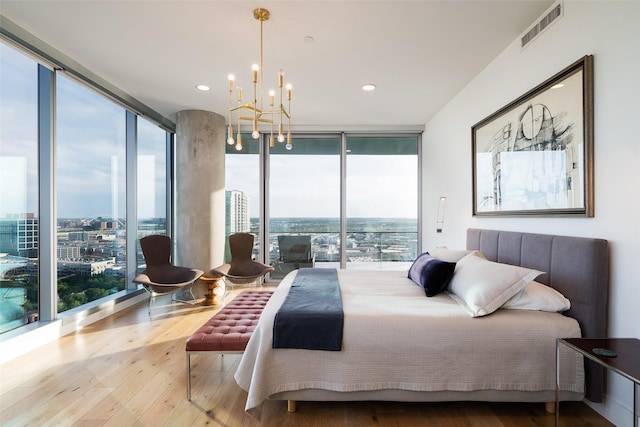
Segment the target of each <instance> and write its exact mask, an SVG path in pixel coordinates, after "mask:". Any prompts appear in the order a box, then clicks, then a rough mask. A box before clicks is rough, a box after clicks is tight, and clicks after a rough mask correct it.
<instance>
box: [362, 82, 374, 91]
mask: <svg viewBox="0 0 640 427" xmlns="http://www.w3.org/2000/svg"><path fill="white" fill-rule="evenodd" d="M375 89H376V85H374V84H372V83H367V84H363V85H362V90H366V91H367V92H371V91H372V90H375Z"/></svg>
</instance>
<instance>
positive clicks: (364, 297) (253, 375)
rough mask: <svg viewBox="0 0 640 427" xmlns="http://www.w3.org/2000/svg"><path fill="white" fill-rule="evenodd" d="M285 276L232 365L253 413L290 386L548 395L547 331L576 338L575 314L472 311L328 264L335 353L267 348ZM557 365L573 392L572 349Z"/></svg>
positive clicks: (551, 338) (399, 277) (378, 274)
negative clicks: (338, 304) (335, 309)
mask: <svg viewBox="0 0 640 427" xmlns="http://www.w3.org/2000/svg"><path fill="white" fill-rule="evenodd" d="M295 274H296V271H293V272H291V273H289V274H288V275H287V277H285V278H284V279H283V280H282V282H281V283H280V285H279V286H278V288H277V289H276V291H275V292H274V294H273V296H272V298H271V299H270V300H269V303H268V304H267V306H266V307H265V309H264V311H263V313H262V316H261V318H260V321H259V323H258V325H257V327H256V329H255V331H254V333H253V335H252V337H251V339H250V340H249V343H248V345H247V348H246V350H245V353H244V355H243V357H242V359H241V361H240V364H239V367H238V370H237V371H236V373H235V379H236V382H237V383H238V385H239V386H240V387H241V388H243V389H244V390H246V391H247V393H248V396H247V403H246V408H245V409H246V411H247V412H248V413H249V415H251V416H252V417H254V418H256V419H259V418H260V414H261V406H262V404H263V402H264V401H265V400H266V399H270V398H283V396H286V398H287V399H291V398H292V397H291V396H292V394H291V392H295V391H305V393H307V395H314V394H313V393H309V391H310V390H319V391H329V392H335V393H334V394H335V395H338V396H340V395H344V394H349V393H356V395H357V394H358V393H366V392H374V393H375V392H384V391H394V390H398V391H401V392H434V393H436V392H444V393H445V394H446V393H450V394H452V395H460V394H461V393H462V394H464V393H471V394H472V395H473V394H478V393H479V392H480V393H481V392H485V391H486V392H488V393H492V392H499V394H502V395H505V394H506V396H508V395H509V392H513V393H514V397H516V396H517V397H516V398H515V399H514V401H519V400H526V399H524V398H523V397H522V396H523V395H526V393H528V392H532V393H537V394H538V395H539V393H540V392H546V395H548V396H554V393H555V384H556V378H555V351H556V345H555V341H556V338H559V337H579V336H580V328H579V326H578V323H577V321H576V320H575V319H572V318H570V317H567V316H563V315H562V314H558V313H548V312H539V311H529V310H504V309H500V310H498V311H496V312H495V313H493V314H491V315H489V316H484V317H477V318H472V317H470V316H469V315H468V314H467V312H466V311H465V310H464V308H463V307H462V306H460V305H459V304H458V303H457V302H455V301H454V300H453V299H452V298H451V297H450V296H449V295H447V294H446V293H442V294H438V295H436V296H434V297H430V298H427V297H426V296H425V294H424V290H423V289H421V288H420V287H418V286H417V285H415V284H414V283H413V282H412V281H411V280H409V279H408V278H407V277H406V272H404V271H353V270H338V279H339V281H340V288H341V292H342V299H343V309H344V331H343V349H342V351H338V352H336V351H319V350H301V349H273V348H272V339H273V319H274V316H275V313H276V312H277V310H278V308H279V307H280V305H281V304H282V302H283V301H284V299H285V297H286V295H287V293H288V290H289V287H290V285H291V282H292V280H293V278H294V277H295ZM563 351H565V350H564V349H563ZM561 363H562V364H563V366H562V367H561V369H560V372H561V375H562V376H561V378H560V390H561V391H563V392H565V391H566V392H570V393H574V394H576V395H578V396H581V395H582V394H583V393H584V370H583V361H582V357H580V356H579V355H576V354H575V353H574V352H571V351H566V352H565V353H563V354H562V355H561ZM502 392H506V393H502ZM303 395H304V394H303ZM381 395H382V396H388V394H386V393H382V394H381ZM363 396H366V394H364V395H363ZM344 400H353V399H351V398H348V397H346V396H345V398H344ZM390 400H393V399H390ZM407 400H410V399H407ZM426 400H428V399H426ZM501 400H509V399H508V398H506V399H505V398H501ZM549 400H553V399H549ZM536 401H537V400H536Z"/></svg>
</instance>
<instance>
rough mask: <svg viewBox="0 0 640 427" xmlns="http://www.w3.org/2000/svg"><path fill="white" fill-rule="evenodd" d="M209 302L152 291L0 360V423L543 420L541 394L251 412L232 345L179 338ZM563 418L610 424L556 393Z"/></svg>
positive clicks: (202, 316) (550, 418)
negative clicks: (171, 298) (206, 349)
mask: <svg viewBox="0 0 640 427" xmlns="http://www.w3.org/2000/svg"><path fill="white" fill-rule="evenodd" d="M217 308H218V307H213V308H212V307H203V306H186V305H183V304H169V303H168V300H166V299H163V298H158V299H157V300H156V302H155V305H154V308H153V309H152V312H151V317H149V316H148V314H147V306H146V304H140V305H137V306H135V307H132V308H130V309H128V310H126V311H123V312H120V313H117V314H115V315H113V316H110V317H108V318H105V319H103V320H101V321H99V322H97V323H94V324H92V325H90V326H87V327H85V328H83V329H82V330H80V331H78V332H76V333H73V334H70V335H67V336H65V337H62V338H61V339H59V340H58V341H57V342H54V343H50V344H47V345H45V346H43V347H41V348H39V349H37V350H35V351H33V352H31V353H29V354H27V355H25V356H23V357H20V358H19V359H16V360H12V361H10V362H8V363H5V364H4V365H2V366H0V380H1V381H0V383H1V384H0V424H1V425H2V426H117V427H122V426H154V427H155V426H198V425H203V426H204V425H208V426H231V427H235V426H305V427H306V426H332V427H340V426H403V427H404V426H425V425H428V426H443V427H445V426H452V427H453V426H514V427H515V426H518V427H520V426H531V427H533V426H537V427H540V426H553V425H554V415H552V414H548V413H546V412H545V410H544V404H505V403H493V404H491V403H476V402H471V403H468V402H460V403H455V402H451V403H394V402H349V403H339V402H298V411H297V412H296V413H287V410H286V402H279V401H268V402H266V403H265V405H264V410H263V416H262V420H261V422H256V421H255V420H253V419H252V418H250V417H249V416H248V415H246V414H245V412H244V404H245V400H246V392H244V391H243V390H241V389H240V388H239V387H238V386H237V385H236V383H235V380H234V379H233V374H234V372H235V369H236V368H237V366H238V362H239V360H240V355H225V356H224V357H220V356H213V355H194V356H192V375H193V380H192V386H193V390H192V401H191V402H189V401H187V400H186V391H185V383H186V379H185V375H186V362H185V353H184V345H185V340H186V338H187V337H188V336H189V335H191V333H193V331H194V330H196V329H197V328H198V327H199V326H200V325H202V324H203V323H204V322H206V321H207V320H208V319H209V318H210V317H211V316H212V315H213V314H214V313H215V310H216V309H217ZM561 414H562V417H561V425H563V426H611V425H612V424H610V423H609V422H607V421H606V420H605V419H604V418H602V417H601V416H599V415H598V414H597V413H596V412H595V411H593V410H592V409H591V408H589V407H588V406H587V405H585V404H584V403H581V402H576V403H563V404H562V407H561Z"/></svg>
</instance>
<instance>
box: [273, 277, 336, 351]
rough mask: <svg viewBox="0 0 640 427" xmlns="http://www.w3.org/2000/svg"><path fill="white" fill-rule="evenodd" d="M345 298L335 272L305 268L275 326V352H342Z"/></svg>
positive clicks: (295, 279) (296, 278)
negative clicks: (297, 350)
mask: <svg viewBox="0 0 640 427" xmlns="http://www.w3.org/2000/svg"><path fill="white" fill-rule="evenodd" d="M343 324H344V313H343V311H342V295H341V294H340V284H339V283H338V272H337V271H336V269H335V268H331V269H325V268H302V269H300V270H298V273H297V275H296V277H295V278H294V280H293V282H292V283H291V289H289V294H288V295H287V297H286V298H285V300H284V302H283V303H282V306H281V307H280V309H279V310H278V312H277V313H276V317H275V320H274V322H273V348H301V349H307V350H332V351H340V350H341V349H342V326H343Z"/></svg>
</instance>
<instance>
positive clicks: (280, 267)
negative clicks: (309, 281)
mask: <svg viewBox="0 0 640 427" xmlns="http://www.w3.org/2000/svg"><path fill="white" fill-rule="evenodd" d="M340 147H341V138H340V135H336V136H325V137H295V138H293V147H292V149H291V150H287V149H286V148H285V145H284V144H282V143H277V142H276V143H275V144H274V146H273V147H271V148H270V149H269V162H268V163H269V187H268V195H269V204H268V219H269V246H270V248H271V251H270V253H269V263H270V264H271V265H273V267H274V268H275V271H274V272H273V273H271V278H274V279H281V278H282V277H284V276H285V275H286V274H287V273H288V272H289V271H291V270H293V269H297V268H300V267H311V266H315V267H326V266H334V267H335V266H339V265H340V197H341V191H340V163H341V162H340V151H341V150H340Z"/></svg>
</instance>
